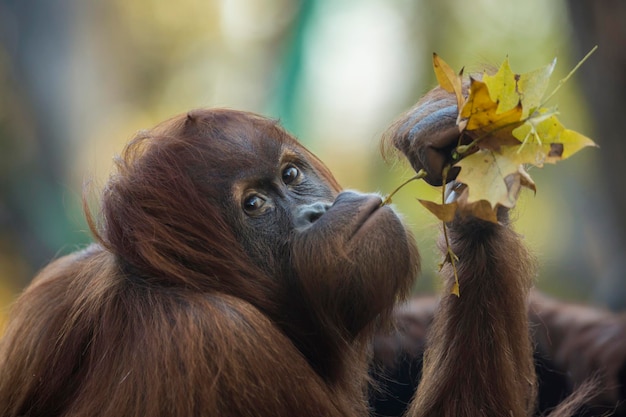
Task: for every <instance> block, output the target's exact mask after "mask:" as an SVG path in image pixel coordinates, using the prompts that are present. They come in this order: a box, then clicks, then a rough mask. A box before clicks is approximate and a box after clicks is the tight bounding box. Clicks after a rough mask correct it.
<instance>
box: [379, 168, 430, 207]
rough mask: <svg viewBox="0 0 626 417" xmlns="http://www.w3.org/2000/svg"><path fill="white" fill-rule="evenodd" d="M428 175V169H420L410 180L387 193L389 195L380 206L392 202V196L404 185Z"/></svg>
mask: <svg viewBox="0 0 626 417" xmlns="http://www.w3.org/2000/svg"><path fill="white" fill-rule="evenodd" d="M426 175H428V174H427V173H426V171H424V170H423V169H420V170H419V171H418V172H417V174H415V176H413V177H411V178H409V179H408V180H406V181H404V182H403V183H402V184H400V185H399V186H397V187H396V188H395V190H393V191H392V192H391V193H389V194H387V196H386V197H385V199H384V200H383V201H382V203H380V206H381V207H382V206H386V205H387V204H390V203H391V197H393V196H394V195H395V194H396V193H397V192H398V191H400V189H401V188H402V187H404V186H405V185H407V184H408V183H410V182H411V181H415V180H421V179H422V178H425V177H426Z"/></svg>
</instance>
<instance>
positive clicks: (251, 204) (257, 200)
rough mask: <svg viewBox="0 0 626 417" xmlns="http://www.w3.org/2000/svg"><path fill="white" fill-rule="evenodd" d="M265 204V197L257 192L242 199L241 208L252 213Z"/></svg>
mask: <svg viewBox="0 0 626 417" xmlns="http://www.w3.org/2000/svg"><path fill="white" fill-rule="evenodd" d="M264 205H265V199H264V198H263V197H261V196H260V195H258V194H250V195H249V196H247V197H246V198H244V200H243V210H244V211H245V212H246V213H248V214H252V213H255V212H258V211H259V210H260V209H262V208H263V206H264Z"/></svg>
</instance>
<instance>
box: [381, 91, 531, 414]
mask: <svg viewBox="0 0 626 417" xmlns="http://www.w3.org/2000/svg"><path fill="white" fill-rule="evenodd" d="M424 109H428V110H429V111H424ZM434 112H439V113H438V114H441V115H442V116H441V117H439V118H437V120H436V121H434V122H433V123H428V124H426V125H424V126H422V124H423V123H422V122H423V121H424V120H428V119H427V118H428V117H429V116H430V115H431V114H433V113H434ZM456 114H457V109H456V100H455V98H454V96H453V95H452V94H449V93H447V92H445V91H444V90H442V89H435V90H433V91H432V92H431V93H429V94H428V95H426V96H425V97H423V98H422V99H421V100H420V102H419V103H418V104H417V105H416V106H415V107H414V108H413V109H411V110H410V111H409V112H407V113H406V114H405V115H404V116H403V117H401V118H400V119H399V120H398V121H397V122H396V123H395V124H394V125H393V126H392V127H391V128H390V130H389V131H388V133H387V138H386V143H387V144H393V145H394V146H395V147H396V148H398V149H399V150H400V151H402V152H403V153H404V154H405V155H407V156H408V158H409V160H410V162H411V164H412V166H413V167H414V168H415V169H416V170H419V169H424V170H426V172H427V174H428V176H427V177H426V180H427V181H429V182H431V183H433V184H437V183H439V184H440V183H441V181H442V179H441V172H442V171H443V167H444V165H445V164H446V163H449V162H450V158H451V156H450V155H451V152H450V151H451V149H452V148H454V146H456V145H457V144H458V142H459V136H460V135H459V131H458V128H457V127H456ZM499 220H500V223H499V224H494V223H489V222H485V221H481V220H477V219H475V218H468V217H458V216H457V218H456V219H455V220H454V221H453V222H451V223H449V224H448V225H447V227H448V232H449V242H450V248H451V249H452V251H453V252H454V254H455V255H456V256H457V257H458V261H457V262H456V268H457V272H458V280H459V285H460V291H461V296H460V297H457V296H455V295H452V294H451V293H450V292H451V289H452V285H453V283H454V281H455V278H454V271H453V268H452V266H451V264H450V262H449V261H448V262H446V264H445V265H444V268H443V270H442V272H441V275H442V276H443V278H444V282H445V285H444V297H443V299H442V301H441V303H440V305H439V308H438V311H437V313H436V314H435V318H434V322H433V324H432V328H431V330H430V335H429V343H428V345H427V348H426V352H425V356H424V370H423V376H422V382H421V384H420V386H419V387H418V391H417V394H416V396H415V400H414V401H413V403H412V404H411V406H410V408H409V415H411V416H446V417H447V416H449V417H463V416H468V417H469V416H476V415H482V416H493V417H496V416H497V417H504V416H514V417H522V416H527V415H530V414H531V413H532V411H533V409H534V404H535V397H536V377H535V371H534V366H533V361H532V345H531V342H530V336H529V331H528V320H527V316H526V302H527V301H526V300H527V296H528V292H529V290H530V287H531V285H532V280H533V277H534V276H535V271H534V267H533V260H532V257H531V256H530V255H529V253H528V251H527V250H526V248H525V247H524V245H523V243H522V239H521V237H520V236H518V235H517V234H516V233H515V232H514V231H513V230H512V229H511V228H510V227H509V224H508V214H507V213H506V212H505V211H503V210H500V213H499ZM445 246H446V245H445V243H442V244H441V247H442V253H443V254H444V256H447V248H446V247H445Z"/></svg>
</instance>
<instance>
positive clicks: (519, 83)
mask: <svg viewBox="0 0 626 417" xmlns="http://www.w3.org/2000/svg"><path fill="white" fill-rule="evenodd" d="M555 65H556V58H554V59H553V60H552V62H551V63H550V64H548V65H546V66H545V67H542V68H538V69H536V70H534V71H530V72H527V73H524V74H515V73H514V72H513V71H512V70H511V66H510V65H509V59H508V58H507V59H505V60H504V62H503V63H502V65H501V66H500V68H499V69H498V72H496V73H495V74H494V75H489V74H487V73H485V74H484V75H483V82H484V83H485V84H487V88H488V90H489V96H490V97H491V99H492V100H493V101H495V102H497V103H498V111H497V112H498V113H503V112H506V111H508V110H510V109H512V108H514V107H516V106H518V105H519V104H520V103H521V107H522V114H521V118H522V119H525V118H527V117H528V116H529V115H530V114H531V113H532V112H534V111H535V109H537V107H538V106H539V105H540V104H541V99H542V98H543V96H544V94H545V91H546V88H547V87H548V81H549V80H550V76H551V75H552V71H554V67H555Z"/></svg>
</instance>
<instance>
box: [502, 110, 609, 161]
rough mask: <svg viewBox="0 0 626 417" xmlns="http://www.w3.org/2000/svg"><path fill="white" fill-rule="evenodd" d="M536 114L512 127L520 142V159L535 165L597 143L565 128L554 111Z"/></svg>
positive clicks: (540, 111)
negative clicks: (516, 126)
mask: <svg viewBox="0 0 626 417" xmlns="http://www.w3.org/2000/svg"><path fill="white" fill-rule="evenodd" d="M536 114H537V116H535V117H531V118H529V119H528V120H526V122H525V123H524V124H523V125H521V126H519V127H518V128H516V129H515V130H513V132H512V134H513V136H514V137H516V138H517V139H519V140H520V141H521V142H522V144H521V145H520V146H519V148H518V149H517V151H516V152H517V153H518V154H519V161H520V162H521V163H524V164H532V165H535V166H538V167H541V166H543V164H544V163H545V162H549V163H553V164H554V163H556V162H557V161H560V160H562V159H566V158H569V157H570V156H572V155H573V154H575V153H576V152H578V151H580V150H581V149H583V148H585V147H587V146H597V145H596V144H595V143H594V142H593V141H592V140H591V139H589V138H588V137H586V136H584V135H582V134H580V133H578V132H575V131H573V130H570V129H566V128H565V126H563V125H562V124H561V122H559V120H558V119H557V118H556V115H557V112H556V110H549V109H540V110H538V111H537V112H536Z"/></svg>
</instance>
